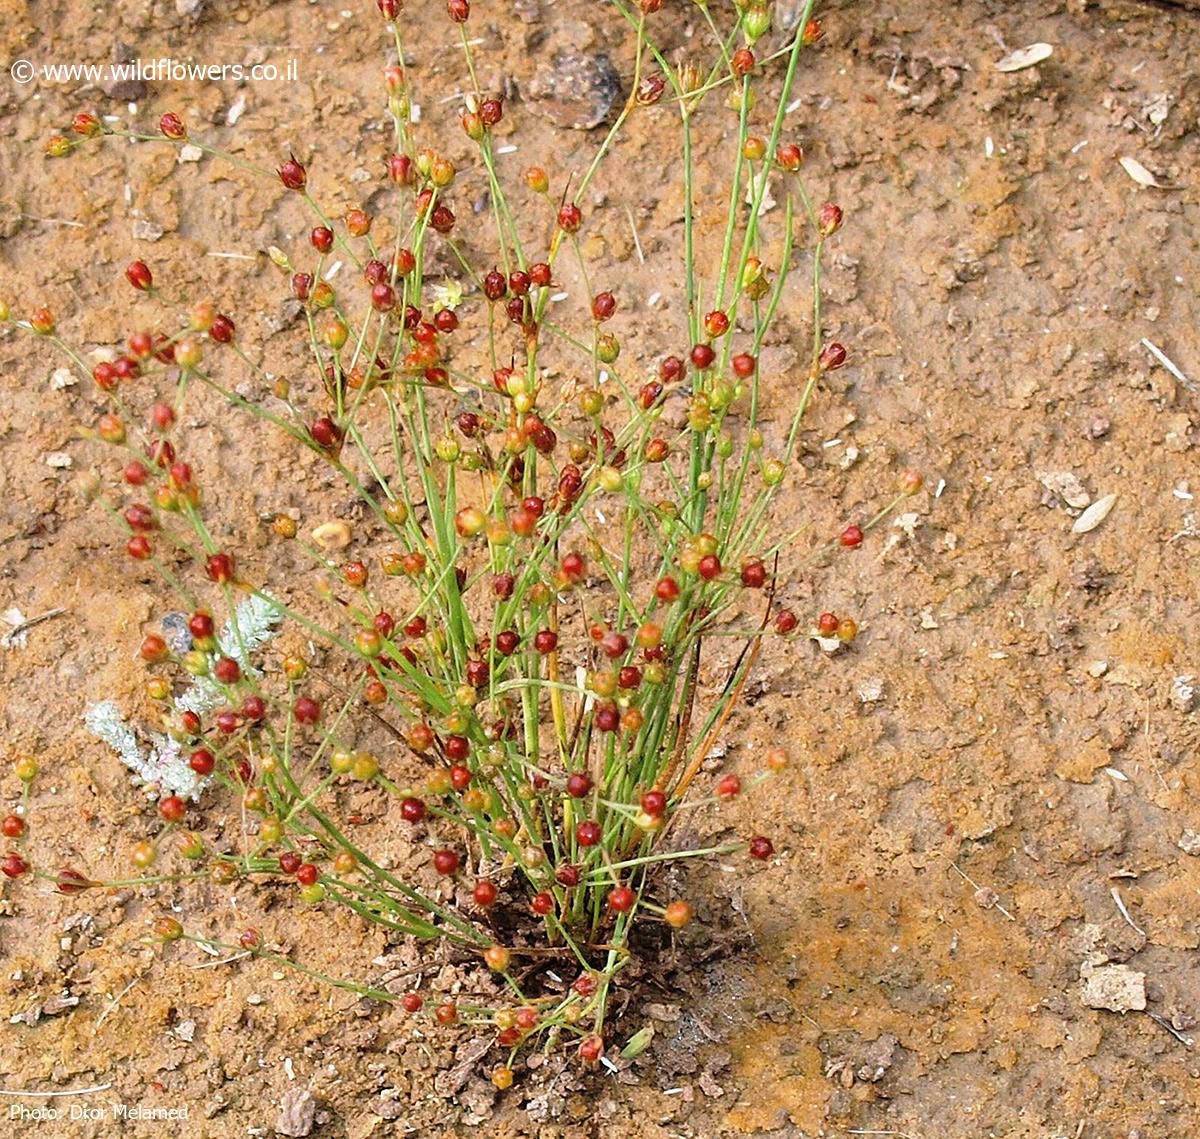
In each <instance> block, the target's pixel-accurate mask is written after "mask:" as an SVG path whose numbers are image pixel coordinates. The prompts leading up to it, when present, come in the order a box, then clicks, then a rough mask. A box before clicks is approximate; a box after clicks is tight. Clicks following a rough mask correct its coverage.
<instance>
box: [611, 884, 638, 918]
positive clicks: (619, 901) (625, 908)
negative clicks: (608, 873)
mask: <svg viewBox="0 0 1200 1139" xmlns="http://www.w3.org/2000/svg"><path fill="white" fill-rule="evenodd" d="M636 901H637V894H635V893H634V892H633V891H632V890H631V889H630V888H629V887H628V886H616V887H614V888H613V889H611V890H609V892H608V908H609V909H610V910H612V911H613V913H617V914H625V913H628V912H629V911H630V910H631V909H633V904H634V902H636Z"/></svg>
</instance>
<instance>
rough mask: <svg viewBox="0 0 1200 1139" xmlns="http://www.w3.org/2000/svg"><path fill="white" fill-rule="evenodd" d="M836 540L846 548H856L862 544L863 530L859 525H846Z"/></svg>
mask: <svg viewBox="0 0 1200 1139" xmlns="http://www.w3.org/2000/svg"><path fill="white" fill-rule="evenodd" d="M838 541H839V542H840V543H841V544H842V545H843V546H845V547H847V548H848V549H851V550H853V549H857V548H858V547H859V546H861V545H862V544H863V532H862V527H861V526H853V525H851V526H847V527H846V529H845V530H843V531H842V532H841V534H840V535H838Z"/></svg>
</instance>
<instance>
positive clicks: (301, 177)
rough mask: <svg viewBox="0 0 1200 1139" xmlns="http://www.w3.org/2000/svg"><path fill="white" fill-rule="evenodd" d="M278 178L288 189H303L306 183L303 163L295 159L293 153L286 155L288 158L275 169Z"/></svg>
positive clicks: (306, 177) (306, 175)
mask: <svg viewBox="0 0 1200 1139" xmlns="http://www.w3.org/2000/svg"><path fill="white" fill-rule="evenodd" d="M276 173H277V174H278V175H279V180H280V181H281V182H282V183H283V184H284V185H285V186H286V187H287V188H288V189H289V190H303V189H304V187H305V185H306V184H307V183H308V172H307V171H306V170H305V169H304V166H303V164H301V163H300V162H298V161H297V159H296V156H295V155H294V154H289V155H288V160H287V161H286V162H285V163H284V164H283V165H282V166H280V167H279V169H278V170H277V171H276Z"/></svg>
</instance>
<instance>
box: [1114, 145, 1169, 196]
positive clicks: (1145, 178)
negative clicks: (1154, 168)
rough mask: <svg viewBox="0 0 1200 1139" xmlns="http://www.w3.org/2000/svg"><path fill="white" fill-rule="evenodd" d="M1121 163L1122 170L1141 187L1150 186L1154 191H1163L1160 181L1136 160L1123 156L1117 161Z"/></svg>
mask: <svg viewBox="0 0 1200 1139" xmlns="http://www.w3.org/2000/svg"><path fill="white" fill-rule="evenodd" d="M1117 161H1118V162H1120V163H1121V169H1123V170H1124V171H1125V173H1126V174H1128V175H1129V177H1130V178H1132V179H1133V180H1134V181H1135V182H1136V183H1137V184H1138V185H1139V186H1149V187H1153V188H1154V189H1161V188H1162V187H1161V186H1160V185H1159V183H1158V179H1157V178H1155V177H1154V175H1153V174H1151V173H1150V171H1149V170H1147V169H1146V168H1145V167H1144V166H1143V165H1142V164H1141V163H1140V162H1139V161H1138V160H1137V159H1136V158H1130V157H1129V155H1127V154H1122V155H1121V157H1120V158H1119V159H1118V160H1117Z"/></svg>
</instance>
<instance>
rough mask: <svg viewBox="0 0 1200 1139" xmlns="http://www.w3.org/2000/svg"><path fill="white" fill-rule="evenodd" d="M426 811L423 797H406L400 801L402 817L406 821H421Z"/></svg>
mask: <svg viewBox="0 0 1200 1139" xmlns="http://www.w3.org/2000/svg"><path fill="white" fill-rule="evenodd" d="M425 813H426V807H425V803H424V801H423V800H421V799H412V798H409V799H404V800H402V801H401V803H400V817H401V818H402V819H403V820H404V821H405V822H406V823H419V822H420V821H421V820H422V819H423V818H424V817H425Z"/></svg>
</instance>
